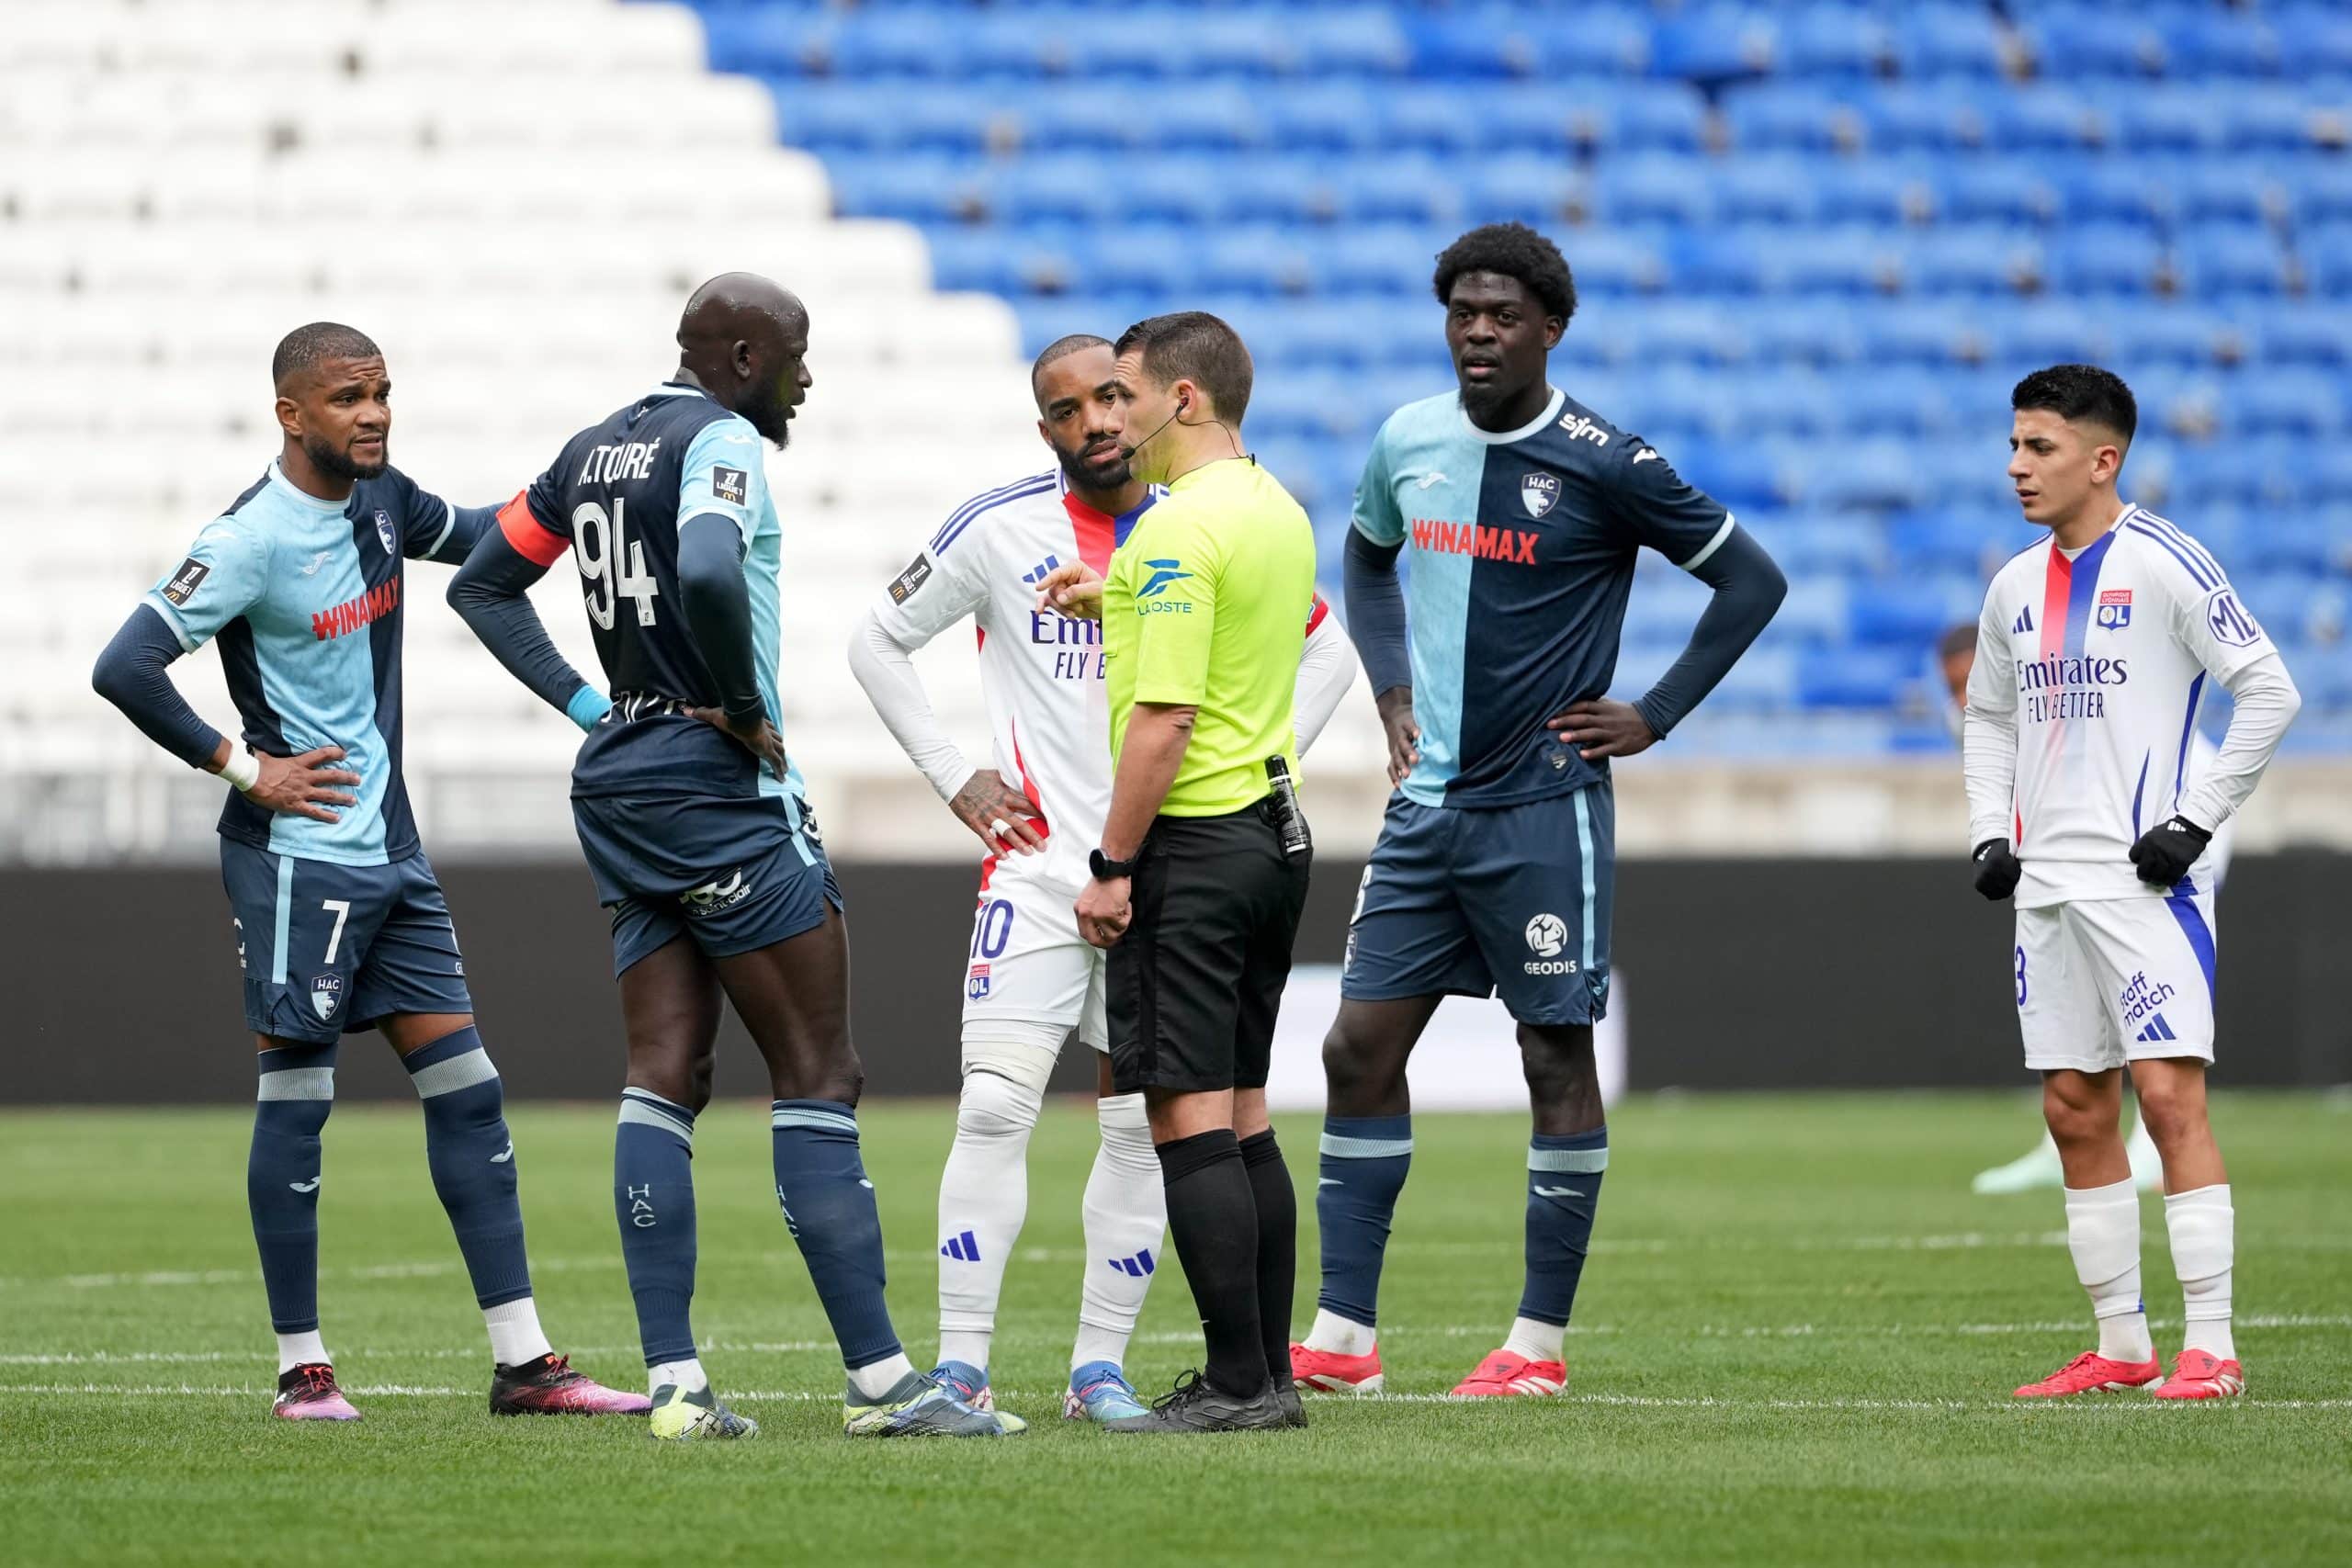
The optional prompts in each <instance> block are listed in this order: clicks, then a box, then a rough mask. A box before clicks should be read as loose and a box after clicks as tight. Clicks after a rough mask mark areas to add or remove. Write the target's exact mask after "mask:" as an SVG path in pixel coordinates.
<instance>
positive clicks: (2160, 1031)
mask: <svg viewBox="0 0 2352 1568" xmlns="http://www.w3.org/2000/svg"><path fill="white" fill-rule="evenodd" d="M2132 1038H2133V1039H2134V1040H2137V1041H2138V1042H2139V1043H2141V1044H2143V1045H2152V1044H2154V1043H2156V1042H2157V1041H2159V1040H2177V1039H2179V1038H2180V1036H2179V1035H2177V1034H2175V1033H2174V1032H2172V1025H2171V1024H2169V1023H2166V1022H2165V1015H2164V1014H2162V1013H2158V1014H2156V1016H2155V1017H2154V1018H2152V1019H2150V1020H2149V1021H2148V1027H2147V1028H2145V1029H2143V1030H2142V1031H2140V1032H2139V1033H2137V1034H2135V1035H2133V1036H2132Z"/></svg>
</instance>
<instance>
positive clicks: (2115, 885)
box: [1967, 506, 2278, 908]
mask: <svg viewBox="0 0 2352 1568" xmlns="http://www.w3.org/2000/svg"><path fill="white" fill-rule="evenodd" d="M2277 652H2278V649H2277V647H2276V646H2275V645H2274V644H2273V643H2272V642H2271V640H2270V638H2269V637H2268V636H2267V635H2266V634H2265V633H2264V631H2263V629H2262V627H2261V626H2259V625H2258V624H2257V623H2256V621H2255V619H2254V617H2253V616H2252V615H2249V614H2248V613H2247V612H2246V610H2245V606H2244V605H2242V604H2239V603H2238V599H2237V595H2236V593H2235V592H2233V591H2232V589H2231V587H2230V583H2229V579H2228V578H2227V577H2226V576H2224V575H2223V574H2222V568H2221V566H2220V564H2219V563H2218V562H2216V561H2215V560H2214V558H2213V557H2212V556H2211V553H2209V552H2208V551H2207V550H2206V549H2205V547H2203V546H2201V545H2199V543H2197V541H2196V540H2195V539H2192V538H2191V537H2189V536H2188V535H2187V534H2186V533H2183V532H2182V531H2181V530H2180V529H2179V528H2177V527H2176V526H2175V525H2172V524H2171V523H2168V522H2166V521H2165V519H2163V518H2161V517H2158V516H2156V515H2154V513H2150V512H2148V511H2146V510H2145V509H2143V508H2141V507H2137V506H2127V507H2125V508H2124V509H2123V512H2122V513H2121V514H2120V516H2119V517H2117V519H2116V521H2115V525H2114V526H2113V527H2112V528H2110V529H2109V531H2108V532H2107V533H2106V534H2104V535H2102V536H2099V538H2098V539H2097V540H2096V541H2094V542H2093V543H2092V544H2091V545H2090V546H2089V547H2086V548H2085V549H2083V550H2081V551H2080V552H2078V553H2076V554H2075V555H2074V556H2071V557H2070V556H2068V555H2067V553H2066V552H2065V551H2064V550H2062V549H2060V548H2058V547H2057V545H2056V543H2055V541H2051V542H2046V543H2042V544H2038V545H2035V546H2034V547H2032V548H2030V549H2029V550H2026V551H2024V552H2022V553H2021V554H2018V555H2017V556H2014V557H2012V558H2010V559H2009V561H2008V563H2007V565H2005V566H2003V567H2002V568H2001V570H1999V571H1998V572H1997V573H1996V574H1995V576H1994V578H1993V583H1992V587H1991V588H1990V589H1989V590H1988V591H1987V592H1986V593H1985V613H1984V615H1983V616H1982V618H1981V619H1980V620H1979V622H1978V625H1977V634H1976V664H1975V668H1974V669H1973V671H1971V672H1970V674H1969V680H1968V720H1967V722H1968V724H1969V725H1970V726H1971V727H1972V728H1973V727H1974V726H1976V725H1978V724H1982V723H1988V722H1989V723H1991V724H1992V725H1993V726H1994V727H1995V728H1996V730H1997V729H1998V728H2001V727H2002V726H2003V725H2004V724H2005V723H2013V724H2014V725H2015V728H2016V731H2017V758H2016V763H2017V765H2016V771H2015V778H2014V784H2013V786H2012V789H2011V790H2010V791H2008V792H2004V790H2003V789H2002V787H2001V784H2000V782H1999V781H1997V780H1992V779H1987V778H1981V777H1979V776H1978V775H1977V774H1976V773H1975V772H1974V771H1973V770H1972V771H1971V774H1970V778H1969V805H1970V818H1971V838H1972V840H1973V841H1975V842H1982V841H1983V840H1986V839H1992V838H2004V837H2005V838H2007V839H2008V840H2010V842H2011V844H2012V845H2013V846H2014V848H2015V850H2016V852H2017V856H2018V861H2019V862H2020V863H2022V865H2023V867H2024V877H2023V879H2022V880H2021V881H2020V882H2019V883H2018V891H2017V901H2018V906H2019V907H2020V908H2037V907H2040V906H2043V905H2049V904H2057V903H2065V902H2069V901H2073V900H2077V899H2095V898H2135V897H2165V894H2166V892H2167V891H2168V890H2167V889H2165V888H2160V887H2153V886H2149V885H2148V884H2146V883H2143V882H2142V881H2141V880H2140V879H2139V876H2138V874H2137V873H2136V872H2135V871H2134V870H2133V868H2132V865H2131V845H2132V842H2133V841H2134V840H2137V839H2138V838H2139V836H2140V835H2141V834H2142V833H2143V832H2144V831H2146V830H2147V829H2149V828H2151V827H2153V826H2154V825H2155V824H2157V823H2159V822H2162V821H2163V820H2165V818H2167V817H2170V816H2171V815H2173V813H2174V812H2175V811H2176V810H2177V809H2178V807H2179V805H2180V799H2181V795H2182V792H2183V791H2184V790H2185V789H2186V788H2187V787H2188V784H2190V783H2191V782H2192V780H2193V779H2195V778H2196V777H2197V776H2198V775H2199V772H2200V769H2199V765H2198V762H2197V760H2196V758H2195V756H2194V753H2193V750H2192V748H2193V746H2194V744H2195V741H2194V739H2193V738H2194V737H2195V735H2196V731H2197V715H2198V710H2199V708H2200V707H2201V706H2202V705H2203V704H2204V700H2205V698H2206V696H2207V694H2209V693H2210V692H2211V690H2212V688H2213V687H2214V685H2216V684H2217V683H2221V682H2227V681H2228V680H2229V679H2230V678H2231V677H2232V676H2233V675H2235V674H2236V673H2237V671H2240V670H2242V669H2244V668H2245V666H2247V665H2249V664H2251V663H2253V662H2254V661H2255V660H2258V659H2263V658H2266V657H2267V656H2269V655H2272V654H2275V653H2277ZM2004 793H2007V794H2008V796H2009V797H2008V798H2006V799H2005V798H2002V796H2003V795H2004ZM2206 826H2211V824H2206ZM2204 869H2205V867H2204V866H2203V865H2201V864H2200V866H2199V868H2198V870H2200V871H2201V870H2204ZM2190 880H2191V881H2192V882H2194V881H2195V873H2194V872H2192V874H2191V876H2190Z"/></svg>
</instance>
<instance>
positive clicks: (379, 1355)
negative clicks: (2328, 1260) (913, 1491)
mask: <svg viewBox="0 0 2352 1568" xmlns="http://www.w3.org/2000/svg"><path fill="white" fill-rule="evenodd" d="M2081 1326H2082V1325H2081V1324H2080V1323H2079V1322H2075V1321H2073V1320H2067V1321H2063V1322H2062V1321H2051V1322H2043V1323H1957V1324H1907V1325H1906V1324H1851V1325H1817V1324H1811V1323H1791V1324H1781V1325H1777V1326H1764V1325H1751V1326H1747V1327H1727V1326H1723V1325H1700V1326H1698V1327H1696V1328H1676V1327H1672V1326H1659V1325H1655V1324H1645V1325H1642V1326H1641V1327H1640V1328H1638V1329H1635V1328H1629V1327H1627V1326H1625V1325H1621V1324H1592V1325H1580V1324H1570V1325H1568V1330H1567V1331H1568V1333H1569V1334H1571V1335H1622V1334H1636V1333H1638V1334H1655V1335H1657V1336H1658V1337H1668V1338H1670V1337H1684V1338H1699V1339H1804V1338H1812V1337H1821V1338H1858V1339H1859V1338H1905V1337H1913V1336H1944V1335H1998V1334H2064V1333H2066V1332H2068V1331H2070V1330H2074V1329H2077V1328H2080V1327H2081ZM2148 1326H2149V1327H2151V1328H2155V1329H2172V1328H2177V1327H2179V1326H2180V1320H2179V1319H2177V1318H2164V1317H2151V1318H2150V1319H2148ZM2234 1326H2236V1327H2237V1328H2238V1329H2240V1330H2249V1329H2250V1330H2255V1331H2258V1332H2265V1333H2267V1332H2271V1331H2276V1330H2283V1329H2298V1328H2315V1329H2343V1328H2352V1314H2333V1315H2330V1314H2301V1313H2298V1314H2279V1315H2264V1314H2254V1315H2251V1316H2246V1317H2241V1318H2239V1319H2237V1320H2236V1323H2235V1325H2234ZM1494 1332H1495V1329H1494V1326H1493V1325H1491V1324H1467V1323H1453V1324H1446V1325H1442V1326H1439V1327H1434V1328H1426V1327H1424V1328H1417V1327H1412V1326H1409V1325H1408V1326H1404V1327H1396V1328H1391V1329H1389V1330H1388V1333H1389V1335H1390V1336H1391V1337H1392V1338H1393V1337H1404V1338H1408V1339H1409V1338H1413V1337H1431V1336H1442V1337H1445V1338H1449V1339H1473V1338H1480V1337H1489V1336H1491V1335H1493V1333H1494ZM996 1337H997V1340H998V1342H999V1343H1012V1344H1023V1345H1041V1344H1044V1343H1046V1341H1047V1340H1049V1339H1051V1340H1053V1342H1055V1343H1059V1337H1058V1336H1053V1335H1047V1334H1046V1333H1044V1332H1042V1331H1024V1332H1014V1333H1002V1332H1001V1333H999V1334H998V1335H997V1336H996ZM1135 1343H1136V1344H1138V1345H1196V1344H1198V1343H1200V1335H1199V1333H1198V1332H1197V1331H1189V1332H1187V1331H1167V1332H1155V1333H1151V1334H1138V1335H1136V1337H1135ZM701 1349H702V1352H703V1353H704V1354H705V1355H755V1356H782V1355H815V1354H820V1353H826V1352H831V1351H833V1350H834V1349H835V1346H834V1344H833V1341H831V1340H830V1339H764V1340H763V1339H751V1340H741V1341H728V1340H711V1341H706V1342H705V1343H704V1344H703V1345H702V1347H701ZM637 1352H638V1347H637V1346H635V1345H575V1346H573V1347H572V1348H571V1350H570V1352H569V1353H570V1354H571V1355H574V1356H628V1355H634V1354H636V1353H637ZM337 1354H338V1355H339V1356H341V1357H342V1358H343V1359H345V1361H346V1362H348V1361H355V1360H400V1359H410V1360H480V1359H483V1358H484V1357H485V1356H487V1355H488V1354H489V1352H488V1351H487V1350H486V1349H484V1348H481V1347H479V1346H469V1347H464V1348H451V1347H447V1346H440V1347H433V1348H424V1349H393V1348H383V1347H368V1348H360V1349H350V1348H345V1349H344V1350H341V1351H338V1352H337ZM273 1359H275V1357H274V1355H273V1354H272V1352H270V1351H267V1350H258V1349H235V1350H35V1351H17V1352H12V1353H8V1354H0V1366H8V1367H74V1366H86V1367H102V1366H125V1367H128V1366H178V1365H198V1364H207V1365H209V1364H219V1363H224V1362H236V1361H259V1362H266V1361H270V1360H273ZM13 1386H15V1385H12V1384H7V1383H0V1391H6V1390H7V1389H9V1388H11V1387H13ZM93 1386H99V1387H103V1386H106V1385H103V1384H99V1385H93ZM729 1397H730V1398H731V1397H733V1396H732V1395H731V1394H730V1395H729ZM1399 1397H1404V1396H1401V1395H1400V1396H1399Z"/></svg>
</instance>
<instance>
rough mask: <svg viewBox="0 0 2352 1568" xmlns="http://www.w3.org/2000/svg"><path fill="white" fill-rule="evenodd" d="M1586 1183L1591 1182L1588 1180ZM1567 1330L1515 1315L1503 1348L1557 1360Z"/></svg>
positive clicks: (1525, 1354) (1526, 1355) (1521, 1354)
mask: <svg viewBox="0 0 2352 1568" xmlns="http://www.w3.org/2000/svg"><path fill="white" fill-rule="evenodd" d="M1586 1185H1587V1186H1589V1185H1591V1184H1590V1183H1589V1182H1588V1183H1586ZM1567 1332H1568V1331H1567V1328H1566V1325H1562V1324H1557V1323H1539V1322H1537V1321H1536V1320H1535V1319H1533V1318H1532V1317H1514V1318H1512V1319H1511V1320H1510V1337H1509V1338H1508V1339H1505V1340H1504V1341H1503V1348H1504V1349H1506V1350H1508V1351H1510V1353H1511V1354H1512V1355H1514V1356H1524V1357H1526V1358H1527V1359H1529V1360H1531V1361H1556V1360H1559V1359H1561V1352H1560V1345H1561V1342H1562V1341H1563V1340H1564V1339H1565V1338H1566V1337H1567Z"/></svg>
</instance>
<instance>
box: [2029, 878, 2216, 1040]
mask: <svg viewBox="0 0 2352 1568" xmlns="http://www.w3.org/2000/svg"><path fill="white" fill-rule="evenodd" d="M2013 962H2014V964H2015V968H2016V978H2017V997H2018V1030H2019V1032H2021V1033H2023V1035H2024V1036H2025V1065H2026V1066H2028V1067H2030V1068H2032V1069H2033V1070H2035V1071H2036V1072H2050V1071H2052V1070H2053V1069H2057V1068H2062V1067H2071V1068H2073V1069H2075V1070H2076V1071H2078V1072H2086V1073H2099V1072H2106V1071H2108V1070H2109V1068H2113V1067H2120V1066H2123V1065H2124V1064H2125V1063H2126V1062H2131V1061H2137V1060H2140V1059H2142V1058H2143V1057H2154V1056H2194V1057H2198V1058H2199V1059H2201V1060H2204V1061H2208V1062H2210V1061H2211V1060H2212V1059H2213V896H2212V895H2211V893H2205V892H2199V893H2195V894H2183V893H2175V894H2172V895H2171V896H2169V897H2163V898H2157V897H2147V898H2101V899H2089V900H2085V901H2083V902H2079V903H2072V904H2052V905H2048V906H2046V907H2044V908H2039V909H2019V910H2018V944H2017V952H2016V953H2015V954H2014V955H2013Z"/></svg>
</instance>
